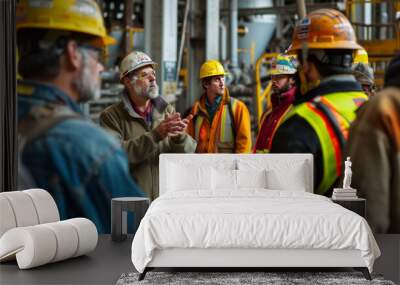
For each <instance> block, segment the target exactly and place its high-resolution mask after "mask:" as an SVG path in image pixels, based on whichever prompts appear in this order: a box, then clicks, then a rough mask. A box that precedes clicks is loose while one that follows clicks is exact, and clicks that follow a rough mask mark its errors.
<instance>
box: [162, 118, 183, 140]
mask: <svg viewBox="0 0 400 285" xmlns="http://www.w3.org/2000/svg"><path fill="white" fill-rule="evenodd" d="M186 126H187V124H185V123H184V122H183V121H182V120H181V115H180V114H179V113H175V114H172V115H167V117H166V118H165V120H163V121H162V122H161V123H160V124H159V125H158V127H157V128H156V129H155V131H156V132H157V133H158V135H159V136H160V137H161V139H164V138H165V137H167V136H168V135H176V134H179V133H180V132H182V130H185V129H186Z"/></svg>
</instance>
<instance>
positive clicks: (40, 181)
mask: <svg viewBox="0 0 400 285" xmlns="http://www.w3.org/2000/svg"><path fill="white" fill-rule="evenodd" d="M16 26H17V42H18V51H19V64H18V69H19V73H20V75H21V76H22V78H23V80H22V81H20V82H19V83H18V135H19V139H20V141H19V145H20V147H21V150H20V155H21V156H22V157H21V164H20V167H22V166H25V168H27V169H28V170H29V173H30V174H31V176H32V178H33V180H34V181H33V183H34V184H35V185H34V186H36V187H40V188H43V189H46V190H47V191H49V192H50V194H51V195H52V196H53V198H54V200H55V201H56V204H57V206H58V210H59V212H60V216H61V217H60V218H61V219H67V218H73V217H86V218H88V219H90V220H91V221H93V222H94V224H95V225H96V227H97V230H98V232H100V233H109V232H110V224H111V218H110V211H111V209H110V199H111V198H113V197H121V196H144V193H143V192H142V191H141V190H140V189H139V188H138V187H137V185H136V184H135V182H134V181H133V180H132V178H131V176H130V174H129V171H128V161H127V157H126V154H125V152H124V151H123V150H122V148H121V147H120V145H119V143H118V142H117V141H116V140H115V139H114V138H113V137H112V136H111V135H109V134H108V133H106V132H105V131H104V130H102V129H101V128H100V127H98V126H96V125H94V124H93V123H92V122H91V121H89V120H88V119H86V118H85V117H84V116H83V114H82V113H81V111H80V108H79V106H78V103H83V102H86V101H88V100H90V99H94V98H96V97H97V96H99V94H100V72H101V71H102V70H103V65H102V64H101V63H100V61H99V57H100V52H101V49H102V48H103V47H105V46H106V45H108V44H111V43H113V42H114V39H112V38H110V37H109V36H107V34H106V30H105V27H104V24H103V18H102V14H101V11H100V9H99V7H98V6H97V4H96V2H95V1H91V0H87V1H79V0H59V1H28V0H21V1H19V3H18V6H17V22H16Z"/></svg>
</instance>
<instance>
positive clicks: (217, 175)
mask: <svg viewBox="0 0 400 285" xmlns="http://www.w3.org/2000/svg"><path fill="white" fill-rule="evenodd" d="M212 173H213V177H212V178H213V179H212V180H213V182H214V183H213V189H214V190H217V191H218V190H236V188H237V187H236V185H237V182H236V181H237V180H236V170H233V169H216V168H214V167H213V168H212Z"/></svg>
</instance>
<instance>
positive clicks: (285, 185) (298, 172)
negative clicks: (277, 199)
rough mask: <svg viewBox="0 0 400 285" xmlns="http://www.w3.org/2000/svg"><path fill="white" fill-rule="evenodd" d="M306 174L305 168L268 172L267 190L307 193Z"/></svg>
mask: <svg viewBox="0 0 400 285" xmlns="http://www.w3.org/2000/svg"><path fill="white" fill-rule="evenodd" d="M304 173H305V172H304V167H294V168H289V169H285V171H281V170H278V169H270V170H267V172H266V174H267V188H268V189H273V190H289V191H303V192H306V185H307V181H306V176H305V174H304Z"/></svg>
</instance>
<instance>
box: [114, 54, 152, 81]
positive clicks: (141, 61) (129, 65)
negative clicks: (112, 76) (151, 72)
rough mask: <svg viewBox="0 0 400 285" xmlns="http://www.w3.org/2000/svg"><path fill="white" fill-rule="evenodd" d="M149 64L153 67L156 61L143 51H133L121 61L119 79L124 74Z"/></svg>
mask: <svg viewBox="0 0 400 285" xmlns="http://www.w3.org/2000/svg"><path fill="white" fill-rule="evenodd" d="M146 65H151V66H152V67H153V68H154V66H155V65H156V63H155V62H154V61H153V60H152V59H151V58H150V56H148V55H147V54H145V53H144V52H141V51H133V52H131V53H129V54H128V55H127V56H125V57H124V59H123V60H122V61H121V65H120V68H119V69H120V74H119V79H120V80H122V78H124V76H125V75H127V74H128V73H129V72H132V71H134V70H136V69H139V68H141V67H143V66H146Z"/></svg>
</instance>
